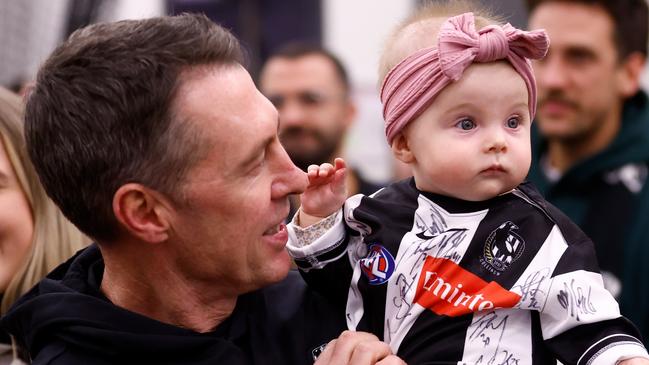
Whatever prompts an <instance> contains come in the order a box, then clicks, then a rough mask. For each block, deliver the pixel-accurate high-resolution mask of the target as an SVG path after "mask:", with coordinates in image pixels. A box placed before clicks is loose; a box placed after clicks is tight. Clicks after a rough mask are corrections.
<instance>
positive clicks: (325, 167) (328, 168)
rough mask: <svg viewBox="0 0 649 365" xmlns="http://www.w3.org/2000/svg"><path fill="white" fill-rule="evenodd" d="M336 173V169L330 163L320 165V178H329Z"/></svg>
mask: <svg viewBox="0 0 649 365" xmlns="http://www.w3.org/2000/svg"><path fill="white" fill-rule="evenodd" d="M333 171H334V167H333V165H332V164H330V163H323V164H322V165H320V170H319V171H318V175H319V176H323V177H324V176H328V175H329V174H331V173H332V172H333Z"/></svg>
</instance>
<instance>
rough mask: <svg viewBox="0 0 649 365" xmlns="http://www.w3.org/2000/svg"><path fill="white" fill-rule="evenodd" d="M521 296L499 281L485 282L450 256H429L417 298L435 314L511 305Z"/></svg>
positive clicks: (458, 313)
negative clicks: (501, 284)
mask: <svg viewBox="0 0 649 365" xmlns="http://www.w3.org/2000/svg"><path fill="white" fill-rule="evenodd" d="M520 298H521V297H520V296H519V295H518V294H516V293H512V292H510V291H508V290H507V289H505V288H503V287H502V286H500V284H498V283H497V282H495V281H491V282H486V281H484V280H483V279H482V278H480V277H479V276H477V275H475V274H473V273H472V272H470V271H467V270H465V269H463V268H462V267H460V266H459V265H458V264H456V263H455V262H453V261H451V260H449V259H444V258H434V257H430V256H429V257H427V258H426V261H425V262H424V266H423V268H422V271H421V275H420V276H419V283H418V285H417V292H416V294H415V298H414V302H415V303H417V304H419V305H421V306H422V307H424V308H428V309H430V310H431V311H433V312H434V313H436V314H439V315H446V316H449V317H457V316H461V315H464V314H467V313H472V312H479V311H483V310H489V309H494V308H511V307H513V306H515V305H516V304H517V303H518V302H519V300H520Z"/></svg>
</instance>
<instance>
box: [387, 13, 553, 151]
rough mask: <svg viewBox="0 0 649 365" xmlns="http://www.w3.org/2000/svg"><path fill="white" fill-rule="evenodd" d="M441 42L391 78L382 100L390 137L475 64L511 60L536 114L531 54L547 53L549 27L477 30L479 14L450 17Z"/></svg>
mask: <svg viewBox="0 0 649 365" xmlns="http://www.w3.org/2000/svg"><path fill="white" fill-rule="evenodd" d="M437 38H438V46H437V47H431V48H425V49H421V50H419V51H417V52H415V53H413V54H411V55H410V56H408V57H406V58H405V59H403V60H402V61H401V62H399V63H398V64H397V65H396V66H394V67H393V68H392V69H391V70H390V72H388V74H387V75H386V76H385V79H384V80H383V85H382V86H381V102H382V103H383V117H384V119H385V135H386V136H387V138H388V142H389V143H390V144H392V140H393V139H394V137H395V136H396V135H397V133H398V132H399V131H401V130H402V129H403V128H404V127H405V126H406V125H407V124H408V123H409V122H410V121H412V120H413V119H415V118H416V117H417V116H419V115H420V114H421V113H422V112H423V111H424V110H426V108H427V107H428V106H429V105H430V104H431V103H432V101H433V100H434V99H435V97H436V96H437V94H439V92H440V91H442V90H443V89H444V88H445V87H446V86H447V85H448V84H450V83H451V82H453V81H457V80H459V79H460V78H461V77H462V73H463V72H464V70H466V68H467V67H469V66H470V65H471V63H473V62H492V61H497V60H501V59H506V60H508V61H509V63H511V65H512V66H513V67H514V69H515V70H516V72H518V73H519V74H520V75H521V77H522V78H523V80H525V85H526V86H527V91H528V95H529V108H530V117H531V118H534V114H535V113H536V81H535V80H534V74H533V73H532V66H531V64H530V62H529V60H528V58H532V59H540V58H543V57H544V56H545V53H546V52H547V50H548V46H549V45H550V41H549V39H548V36H547V34H546V33H545V31H544V30H535V31H530V32H526V31H522V30H520V29H516V28H514V27H512V26H511V25H509V24H505V25H504V26H502V27H500V26H498V25H489V26H486V27H484V28H482V29H481V30H480V31H479V32H476V31H475V22H474V18H473V13H464V14H461V15H458V16H455V17H452V18H449V19H447V20H446V21H445V22H444V24H442V27H441V29H440V31H439V35H438V37H437Z"/></svg>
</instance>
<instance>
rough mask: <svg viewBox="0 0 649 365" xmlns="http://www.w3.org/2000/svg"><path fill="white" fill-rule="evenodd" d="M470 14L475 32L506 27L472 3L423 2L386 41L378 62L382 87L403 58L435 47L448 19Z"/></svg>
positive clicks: (456, 0) (460, 0) (454, 0)
mask: <svg viewBox="0 0 649 365" xmlns="http://www.w3.org/2000/svg"><path fill="white" fill-rule="evenodd" d="M467 12H472V13H473V15H474V17H475V22H476V29H481V28H483V27H485V26H487V25H491V24H497V25H503V24H504V21H503V20H502V19H501V18H499V17H497V16H495V15H494V14H493V13H492V12H491V11H490V10H489V9H487V8H485V7H484V6H483V5H481V4H479V3H476V2H474V1H471V0H446V1H427V2H424V4H422V5H421V6H420V7H418V8H417V9H416V10H415V11H414V12H413V13H412V14H410V15H409V16H408V17H407V18H406V19H404V20H403V21H402V22H401V23H399V24H398V25H397V26H396V28H395V29H394V30H393V31H392V32H391V33H390V35H389V36H388V38H387V39H386V41H385V44H384V46H383V52H381V59H380V61H379V85H380V84H381V83H382V82H383V79H384V78H385V75H387V73H388V72H389V71H390V69H392V68H393V67H394V66H395V65H396V64H397V63H399V62H400V61H401V60H402V59H404V58H406V57H407V56H409V55H410V54H412V53H414V52H416V51H418V50H420V49H423V48H428V47H432V46H436V45H437V33H438V31H439V29H440V27H441V25H442V23H443V22H444V21H445V20H446V19H448V18H450V17H453V16H456V15H460V14H463V13H467Z"/></svg>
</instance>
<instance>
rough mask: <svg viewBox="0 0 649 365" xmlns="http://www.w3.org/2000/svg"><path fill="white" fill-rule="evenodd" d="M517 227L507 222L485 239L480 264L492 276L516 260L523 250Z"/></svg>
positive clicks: (523, 243) (522, 241) (523, 246)
mask: <svg viewBox="0 0 649 365" xmlns="http://www.w3.org/2000/svg"><path fill="white" fill-rule="evenodd" d="M517 230H518V226H517V225H515V224H514V223H512V222H510V221H507V222H505V223H503V224H501V225H500V227H498V228H496V229H494V230H493V231H492V232H491V233H490V234H489V237H487V241H486V242H485V245H484V252H483V255H482V257H481V258H480V263H481V264H482V266H483V267H484V268H486V269H487V270H489V272H491V273H492V274H494V275H500V273H501V272H503V271H505V270H507V268H509V266H510V265H511V264H512V263H513V262H514V261H516V260H518V259H519V258H520V257H521V255H522V254H523V251H524V250H525V240H523V238H522V237H521V236H519V235H518V233H516V231H517Z"/></svg>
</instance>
